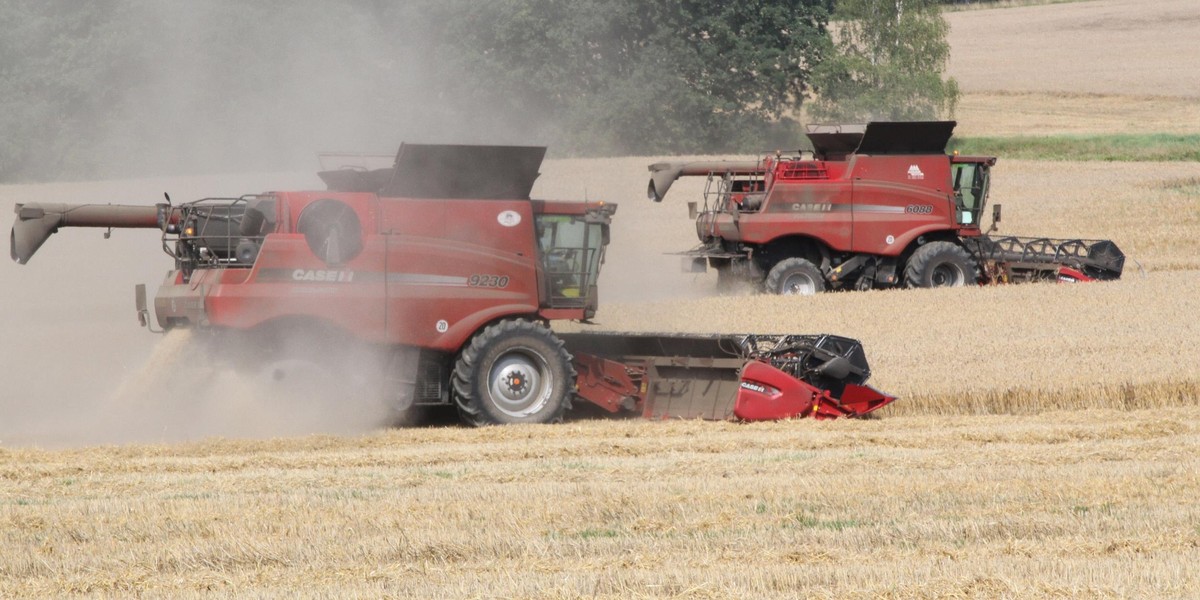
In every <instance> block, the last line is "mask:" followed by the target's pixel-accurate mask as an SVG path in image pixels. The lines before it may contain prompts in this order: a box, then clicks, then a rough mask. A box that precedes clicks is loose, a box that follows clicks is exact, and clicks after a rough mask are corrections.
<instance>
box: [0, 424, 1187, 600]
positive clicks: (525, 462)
mask: <svg viewBox="0 0 1200 600" xmlns="http://www.w3.org/2000/svg"><path fill="white" fill-rule="evenodd" d="M1198 417H1200V411H1198V409H1197V408H1195V407H1192V408H1173V409H1167V410H1159V411H1133V412H1119V411H1104V410H1095V411H1088V412H1086V413H1082V414H1081V413H1075V412H1055V413H1045V414H1042V415H1039V416H1035V417H1028V416H1024V417H1011V416H990V417H980V416H974V417H929V416H922V417H893V418H887V419H883V420H868V421H841V422H826V423H818V422H812V421H788V422H779V423H764V424H756V425H736V424H730V423H706V422H695V421H671V422H642V421H600V422H596V421H592V422H570V423H567V424H564V425H557V426H521V427H507V428H487V429H479V430H469V429H460V428H444V429H424V430H393V431H386V432H380V433H376V434H372V435H368V436H364V437H359V438H332V437H309V438H294V439H287V440H274V441H262V442H235V441H221V440H213V441H208V442H203V443H194V444H186V445H176V446H126V447H104V448H91V449H86V450H78V451H58V452H45V451H40V450H32V449H29V450H0V482H2V487H0V490H2V493H0V550H2V552H0V596H5V597H64V596H72V595H74V596H89V597H114V598H115V597H127V596H129V595H133V594H143V595H146V596H150V597H159V596H170V597H177V598H193V597H201V596H204V597H210V596H216V597H246V596H256V597H266V596H271V597H274V596H288V597H321V596H329V595H334V596H341V597H346V596H355V597H357V596H371V597H379V596H386V597H405V598H422V597H447V598H480V597H488V598H497V597H503V598H531V597H536V598H588V597H598V598H630V597H635V598H636V597H644V598H648V597H654V598H660V597H685V598H771V597H822V598H834V597H838V598H843V597H857V598H866V597H892V598H917V597H968V598H982V597H1066V596H1078V595H1085V596H1089V597H1097V596H1098V597H1129V596H1139V597H1151V596H1152V597H1188V596H1190V595H1193V594H1194V593H1195V592H1196V591H1197V590H1198V589H1200V587H1198V586H1200V579H1198V578H1197V575H1196V572H1195V570H1194V569H1191V568H1190V567H1189V565H1191V564H1193V563H1194V561H1195V560H1196V558H1198V556H1197V555H1198V551H1197V548H1198V547H1200V531H1198V530H1197V528H1196V522H1197V521H1196V519H1197V517H1198V516H1200V515H1198V514H1197V509H1196V505H1195V503H1194V502H1191V501H1190V499H1191V498H1193V497H1195V495H1196V494H1197V492H1200V478H1198V477H1197V475H1196V473H1198V472H1200V464H1197V462H1196V461H1197V459H1196V456H1197V453H1196V452H1195V448H1196V446H1197V429H1196V422H1197V419H1198Z"/></svg>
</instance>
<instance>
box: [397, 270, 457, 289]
mask: <svg viewBox="0 0 1200 600" xmlns="http://www.w3.org/2000/svg"><path fill="white" fill-rule="evenodd" d="M387 280H388V283H399V284H402V285H445V286H466V285H467V278H466V277H456V276H453V275H432V274H427V273H388V276H387Z"/></svg>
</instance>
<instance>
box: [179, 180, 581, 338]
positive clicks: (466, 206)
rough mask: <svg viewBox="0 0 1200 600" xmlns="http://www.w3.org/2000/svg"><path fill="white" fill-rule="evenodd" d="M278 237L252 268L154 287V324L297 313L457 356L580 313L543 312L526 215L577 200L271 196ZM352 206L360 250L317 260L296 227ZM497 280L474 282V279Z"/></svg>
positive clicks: (245, 320) (216, 322)
mask: <svg viewBox="0 0 1200 600" xmlns="http://www.w3.org/2000/svg"><path fill="white" fill-rule="evenodd" d="M273 195H274V196H275V197H276V198H278V199H279V202H278V207H277V210H278V214H277V219H278V223H279V227H278V228H277V230H278V231H280V233H272V234H269V235H267V236H266V238H265V240H264V242H263V245H262V249H261V251H260V252H259V254H258V257H257V260H256V261H255V263H254V266H253V267H252V268H251V269H245V268H221V267H214V268H205V269H197V270H196V271H195V272H194V273H192V276H191V279H190V280H189V281H188V282H186V283H184V282H183V280H182V277H181V276H179V275H176V276H174V277H172V278H170V280H169V282H165V283H164V286H163V288H162V289H161V290H160V293H159V299H157V300H156V307H157V308H158V309H159V311H160V315H162V317H163V318H168V319H169V318H186V319H188V320H190V321H193V322H197V323H201V324H204V325H211V326H214V327H227V328H233V329H251V328H254V327H257V326H259V325H263V324H265V323H269V322H272V321H276V320H280V319H288V318H294V317H303V318H310V319H317V320H321V321H324V322H327V323H329V324H333V325H336V326H338V327H340V328H342V329H344V330H345V331H347V332H348V333H350V334H352V335H353V336H355V337H356V338H358V339H361V340H364V341H368V342H374V343H382V344H402V345H409V346H419V347H424V348H431V349H436V350H444V351H456V350H457V349H459V348H461V347H462V345H463V344H464V343H465V342H466V340H467V339H468V338H469V337H470V336H471V335H473V334H474V333H475V332H476V331H477V330H478V329H479V328H480V327H481V326H483V325H485V324H486V323H488V322H491V321H494V320H496V319H499V318H503V317H509V316H534V315H538V314H540V313H542V312H546V314H545V315H543V316H545V317H547V318H564V319H566V318H570V319H581V318H583V316H584V310H583V309H570V308H567V309H563V308H558V309H547V310H546V311H543V310H542V307H541V306H540V302H539V281H540V276H539V272H538V271H539V269H540V262H539V259H538V249H537V239H536V237H535V232H534V214H535V213H534V211H535V208H536V209H538V210H539V211H541V210H544V211H548V212H551V213H554V214H583V213H584V212H585V211H586V210H587V207H588V205H587V204H586V203H567V202H541V201H539V202H531V201H527V200H486V201H483V200H443V199H438V200H423V199H414V198H379V197H377V196H376V195H375V194H369V193H337V192H278V193H274V194H273ZM330 198H331V199H336V200H339V201H341V202H344V203H346V204H347V205H349V206H350V207H352V208H353V209H354V211H355V214H356V215H357V217H358V218H359V221H360V222H361V224H362V228H363V230H364V232H365V235H364V239H363V249H362V251H361V252H360V253H358V254H357V255H356V256H354V257H353V258H352V259H350V260H348V261H346V263H345V264H342V265H328V264H325V263H324V262H323V261H322V260H321V259H320V258H318V257H317V256H316V255H315V254H313V252H312V251H311V250H310V249H309V247H308V245H307V242H306V240H305V237H304V236H303V235H301V234H298V233H290V232H292V231H295V230H296V222H297V219H298V217H299V215H300V213H301V212H302V211H303V210H304V208H305V207H306V206H308V205H309V204H311V203H313V202H315V201H317V200H322V199H330ZM473 276H479V277H487V278H488V279H489V280H491V281H493V282H500V284H497V285H492V286H490V287H489V286H480V285H473V284H472V277H473Z"/></svg>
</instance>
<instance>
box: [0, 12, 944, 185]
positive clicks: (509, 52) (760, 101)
mask: <svg viewBox="0 0 1200 600" xmlns="http://www.w3.org/2000/svg"><path fill="white" fill-rule="evenodd" d="M939 5H940V3H939V2H935V1H934V0H902V1H897V0H746V1H743V2H733V3H731V2H725V1H723V0H491V1H489V2H476V1H473V0H404V1H389V0H343V1H341V2H328V1H318V0H287V1H285V0H263V1H260V2H253V3H245V2H237V1H234V0H211V1H209V2H203V3H198V2H189V1H187V0H97V1H96V2H89V3H78V2H74V1H73V0H42V1H38V2H34V1H19V0H18V1H14V2H6V3H3V4H0V31H2V32H3V35H2V36H0V65H4V66H3V68H0V80H2V81H0V130H2V131H3V132H4V136H3V138H2V139H0V181H10V182H11V181H29V180H52V179H63V178H67V179H80V178H96V177H125V176H145V175H171V174H184V173H198V172H216V171H223V170H249V169H256V170H257V169H292V168H300V169H308V168H311V166H312V163H313V162H314V159H313V155H314V153H315V152H317V151H321V150H331V151H368V152H394V151H395V148H396V146H397V145H398V144H399V142H400V141H413V142H457V143H517V144H524V143H529V144H546V145H549V146H550V147H551V152H552V153H554V154H556V155H559V156H563V155H572V156H608V155H629V154H636V155H654V154H686V153H726V152H754V151H759V150H762V149H764V148H772V147H789V146H795V145H798V143H799V142H798V140H800V139H802V135H801V134H800V129H799V124H800V121H801V119H802V118H803V117H802V115H803V114H804V111H807V112H808V114H809V116H810V117H811V118H819V119H822V120H826V121H830V120H846V121H863V120H866V119H870V118H932V117H936V116H939V115H945V114H948V111H950V110H952V108H953V101H954V99H955V98H956V96H957V90H956V89H955V88H954V85H953V81H950V80H946V79H945V78H944V77H943V71H944V68H945V62H946V59H947V56H948V47H947V46H946V43H945V33H946V26H945V21H944V20H943V19H942V17H941V15H940V12H939V10H940V6H939Z"/></svg>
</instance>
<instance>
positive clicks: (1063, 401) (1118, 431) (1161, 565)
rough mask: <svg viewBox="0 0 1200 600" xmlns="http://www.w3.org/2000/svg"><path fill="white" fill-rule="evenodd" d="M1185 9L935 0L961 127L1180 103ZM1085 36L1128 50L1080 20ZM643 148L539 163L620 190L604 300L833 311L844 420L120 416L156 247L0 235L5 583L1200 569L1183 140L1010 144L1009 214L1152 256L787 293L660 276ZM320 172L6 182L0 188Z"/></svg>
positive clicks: (1093, 129) (647, 594)
mask: <svg viewBox="0 0 1200 600" xmlns="http://www.w3.org/2000/svg"><path fill="white" fill-rule="evenodd" d="M1192 4H1194V3H1189V2H1184V1H1178V0H1167V1H1160V2H1153V3H1145V2H1137V1H1132V0H1129V1H1116V0H1105V1H1097V2H1077V3H1068V4H1054V5H1047V6H1032V7H1024V8H1012V9H1003V10H994V11H989V10H981V11H966V12H962V13H954V14H951V15H950V20H951V23H952V26H953V27H954V34H953V35H954V36H955V37H954V38H953V39H952V43H953V44H954V57H955V59H954V63H953V64H952V70H953V71H954V74H955V75H956V76H957V77H959V79H960V81H961V82H962V84H963V88H964V90H965V91H966V96H965V97H964V100H963V103H962V108H961V111H960V114H959V115H958V117H959V120H960V122H961V125H960V128H959V131H960V132H961V133H963V134H966V135H979V136H984V135H1014V134H1018V133H1021V134H1027V133H1030V131H1029V129H1030V128H1031V127H1033V128H1035V129H1036V130H1037V131H1044V132H1047V133H1129V132H1140V131H1143V127H1142V125H1145V129H1146V130H1149V131H1155V132H1162V133H1189V132H1190V133H1194V132H1197V131H1200V125H1197V123H1200V119H1198V118H1197V113H1196V112H1195V110H1196V109H1195V107H1196V106H1197V104H1196V102H1195V99H1196V98H1195V97H1196V95H1197V92H1196V91H1195V90H1191V89H1188V88H1186V86H1187V85H1194V84H1195V82H1196V81H1200V66H1198V65H1196V64H1194V61H1192V62H1187V61H1180V60H1179V57H1180V56H1185V55H1190V54H1189V53H1191V52H1194V49H1192V48H1191V46H1192V45H1193V44H1194V40H1195V39H1197V36H1198V35H1200V33H1197V32H1196V31H1195V28H1196V26H1197V24H1198V23H1200V11H1196V10H1195V9H1193V8H1191V6H1192ZM981 19H982V21H981ZM1023 23H1036V24H1038V25H1037V26H1038V27H1040V28H1042V29H1046V28H1047V27H1049V28H1050V29H1048V30H1046V31H1041V30H1039V31H1041V33H1040V34H1039V36H1038V39H1037V40H1036V42H1034V41H1032V40H1029V39H1028V38H1029V36H1026V35H1024V34H1019V33H1013V28H1019V27H1022V25H1021V24H1023ZM1052 23H1059V25H1058V27H1061V28H1063V29H1062V30H1061V31H1059V30H1055V29H1054V28H1053V27H1051V25H1049V24H1052ZM1064 23H1066V24H1068V25H1063V24H1064ZM1070 23H1074V24H1086V25H1087V26H1086V27H1084V26H1083V25H1079V26H1074V25H1069V24H1070ZM1189 27H1190V28H1191V29H1187V28H1189ZM1181 28H1182V29H1181ZM1129 30H1136V31H1138V32H1139V35H1125V34H1123V33H1122V32H1125V31H1129ZM1018 31H1021V30H1020V29H1018ZM1181 31H1182V32H1183V33H1180V32H1181ZM1189 31H1190V32H1192V34H1188V32H1189ZM1004 32H1008V33H1004ZM1089 32H1090V33H1089ZM1109 34H1111V35H1109ZM1095 35H1100V36H1106V35H1107V37H1105V38H1104V39H1107V40H1110V42H1109V45H1115V46H1119V47H1120V48H1121V52H1122V53H1123V56H1125V57H1126V59H1127V62H1126V63H1125V64H1127V65H1128V68H1126V69H1122V70H1121V71H1122V72H1124V73H1125V74H1126V75H1127V78H1126V79H1120V80H1117V81H1116V82H1115V83H1114V82H1113V81H1110V80H1108V79H1104V78H1099V77H1097V76H1096V75H1095V73H1097V72H1100V71H1102V70H1104V69H1105V68H1108V67H1106V66H1105V65H1107V64H1108V63H1107V62H1106V61H1102V60H1101V59H1102V58H1103V57H1105V56H1107V54H1105V53H1106V52H1108V51H1109V50H1108V49H1103V51H1098V50H1097V51H1093V52H1088V53H1080V52H1077V51H1076V48H1078V47H1081V46H1087V47H1091V46H1096V44H1098V42H1096V41H1095V38H1094V37H1088V36H1095ZM1014 40H1017V41H1015V42H1014ZM1056 40H1057V41H1056ZM1138 40H1143V41H1145V43H1140V45H1139V41H1138ZM1046 44H1056V45H1055V46H1050V47H1045V48H1043V46H1045V45H1046ZM1038 48H1040V50H1037V51H1036V52H1035V51H1034V50H1033V49H1038ZM1047 56H1054V57H1056V58H1055V60H1049V59H1047V58H1046V57H1047ZM989 57H990V58H989ZM1089 57H1091V58H1089ZM1068 59H1069V60H1068ZM1063 61H1066V63H1064V64H1060V63H1062V62H1063ZM1155 61H1158V62H1155ZM1102 62H1103V63H1104V64H1100V63H1102ZM1010 64H1018V65H1026V66H1027V65H1029V64H1038V65H1040V67H1041V70H1040V71H1039V72H1042V71H1050V72H1052V75H1051V76H1050V78H1049V79H1046V78H1045V75H1044V73H1043V74H1042V75H1038V77H1036V78H1035V77H1032V76H1031V77H1029V78H1026V77H1025V76H1023V75H1021V72H1020V71H1018V70H1013V69H1011V68H1009V65H1010ZM1118 75H1119V73H1118ZM1072 77H1074V78H1075V79H1072ZM1147 77H1149V78H1150V79H1149V80H1147V79H1146V78H1147ZM1048 81H1053V82H1054V83H1053V85H1051V84H1049V83H1047V82H1048ZM1106 82H1107V83H1106ZM1122 82H1124V83H1122ZM1189 82H1190V83H1189ZM1101 84H1103V85H1101ZM1097 86H1099V87H1097ZM654 160H656V159H653V158H626V159H603V160H560V161H550V162H548V163H547V165H546V166H545V168H544V169H543V170H544V171H545V174H544V175H543V176H542V178H541V180H540V181H539V184H538V186H537V188H536V189H535V195H537V196H539V197H561V198H582V197H584V196H587V197H589V198H592V199H597V198H599V199H605V200H610V201H614V202H618V203H619V204H620V209H619V211H618V213H617V216H616V221H615V225H614V231H613V242H612V246H611V247H610V253H609V257H608V263H607V265H606V266H605V271H604V273H603V275H602V282H601V288H602V290H603V292H602V293H603V295H604V297H603V300H602V308H601V312H600V314H599V315H598V318H597V321H598V322H599V324H598V325H596V326H594V327H599V328H604V329H614V330H641V331H695V332H734V331H762V332H797V333H809V332H822V331H828V332H835V333H840V334H844V335H849V336H852V337H857V338H859V339H861V340H863V342H864V344H865V346H866V349H867V353H868V358H869V359H870V361H871V364H872V367H873V370H874V377H873V380H872V381H873V383H874V384H875V385H877V386H878V387H880V388H881V389H885V390H888V391H891V392H894V393H897V394H899V395H901V396H902V398H901V399H900V400H899V401H898V402H896V403H895V404H893V405H892V406H891V407H889V408H887V409H886V410H884V411H882V414H881V415H880V417H881V418H878V419H872V420H865V421H846V422H823V423H816V422H809V421H792V422H783V423H767V424H754V425H735V424H728V423H702V422H655V423H646V422H640V421H575V422H570V423H567V424H565V425H561V426H546V427H512V428H491V429H485V430H467V429H460V428H453V427H451V428H430V429H415V430H413V429H409V430H390V431H376V432H364V433H363V434H362V435H360V436H358V437H332V436H310V437H292V438H276V439H263V440H261V441H243V440H229V439H225V440H223V439H207V440H193V441H186V442H182V443H180V442H178V441H177V440H178V438H179V437H180V431H181V428H180V427H179V426H178V425H179V424H178V423H172V422H164V423H163V424H162V427H161V429H160V430H158V433H157V434H151V435H147V433H146V431H144V430H143V431H139V432H138V433H137V434H134V433H131V432H130V431H128V430H126V429H123V428H122V426H121V422H120V419H114V418H112V417H111V415H104V413H105V412H106V411H107V410H108V408H109V407H108V406H107V405H106V404H105V401H104V399H105V398H106V397H107V395H108V390H110V389H112V388H114V387H115V386H116V385H117V383H118V382H119V381H120V380H121V378H122V377H123V376H125V375H127V374H129V373H133V372H136V371H137V369H138V367H139V365H140V364H141V363H142V362H143V361H144V360H145V359H146V358H147V357H148V356H149V355H150V352H151V343H152V338H150V337H149V336H146V335H145V334H144V333H142V332H139V331H137V330H136V326H135V325H134V323H133V319H132V316H131V311H130V309H129V303H130V300H129V297H128V296H129V294H128V289H129V286H130V285H131V284H132V283H136V282H150V283H153V282H155V281H156V280H157V278H158V277H161V273H162V271H163V270H164V269H165V268H167V259H166V258H165V257H163V256H161V255H160V254H158V250H157V247H156V239H155V237H154V236H143V235H139V234H131V233H124V232H118V233H117V234H115V235H114V239H113V240H109V241H108V242H104V241H102V240H100V239H99V237H100V236H99V235H98V234H97V235H86V234H82V233H78V232H63V233H60V234H59V235H57V236H55V237H54V238H53V239H52V240H51V241H50V242H49V243H48V244H47V246H46V248H44V249H43V250H42V251H41V252H40V253H39V255H38V257H37V259H36V261H35V262H34V264H32V265H30V266H28V267H22V268H17V267H15V266H13V265H11V264H4V265H0V294H2V295H3V296H0V298H2V299H3V308H4V310H3V311H0V330H2V331H3V332H4V338H3V341H2V342H0V379H2V380H3V382H4V385H5V393H4V394H3V395H0V598H7V597H14V598H24V597H48V598H58V597H68V596H86V597H112V598H125V597H131V596H135V595H142V596H146V597H176V598H189V597H201V596H203V597H223V596H224V597H278V596H286V597H298V596H301V597H302V596H308V597H409V598H430V597H461V598H472V597H476V598H485V597H486V598H493V597H541V598H585V597H596V598H639V597H644V598H651V597H653V598H666V597H682V598H756V597H762V598H767V597H828V598H834V597H837V598H845V597H851V598H852V597H885V598H918V597H920V598H924V597H941V598H995V597H1009V598H1027V597H1146V598H1194V597H1197V596H1200V577H1198V576H1197V574H1196V570H1195V568H1194V565H1195V564H1196V563H1197V559H1200V505H1198V504H1197V502H1196V498H1197V496H1198V493H1200V476H1198V473H1200V464H1197V458H1196V457H1197V456H1198V455H1200V439H1198V429H1200V425H1198V423H1200V325H1197V318H1196V315H1197V314H1200V299H1198V298H1197V290H1200V165H1198V164H1196V163H1186V162H1172V163H1120V162H1113V163H1100V162H1058V161H1053V162H1052V161H1016V160H1006V159H1005V158H1004V157H1001V159H1000V163H999V165H998V166H997V168H996V170H995V172H994V184H993V190H992V194H993V195H992V199H993V201H994V202H999V203H1002V204H1004V206H1005V208H1004V222H1003V223H1002V226H1001V232H1002V233H1012V234H1021V235H1047V236H1068V235H1070V236H1082V237H1100V238H1111V239H1113V240H1115V241H1116V242H1117V243H1118V244H1119V245H1120V246H1121V247H1122V249H1124V250H1125V252H1126V253H1127V254H1128V255H1130V256H1131V257H1132V258H1133V259H1136V261H1138V263H1140V265H1141V266H1142V267H1143V268H1144V271H1145V275H1144V276H1143V275H1142V274H1141V273H1140V272H1139V269H1138V268H1137V265H1136V264H1134V263H1133V262H1130V263H1129V265H1128V267H1127V271H1126V277H1125V279H1123V280H1122V281H1120V282H1117V283H1109V284H1092V285H1055V284H1038V285H1025V286H1010V287H995V288H977V289H959V290H935V291H925V290H916V291H886V292H869V293H840V294H828V295H824V296H818V297H814V298H802V299H782V298H775V297H766V296H752V295H742V296H728V297H717V296H715V295H714V290H713V288H714V277H713V275H711V274H707V275H685V274H682V273H679V272H678V260H677V258H676V257H672V256H669V255H666V254H664V253H665V252H669V251H675V250H683V249H686V248H688V247H690V246H691V245H693V244H694V243H695V238H694V234H693V229H692V225H691V222H690V221H689V220H688V219H687V216H686V209H685V207H684V203H685V201H686V200H688V199H695V198H696V197H697V196H698V195H699V193H700V191H701V190H702V187H703V185H702V183H701V182H698V181H681V182H680V183H678V184H677V185H676V186H675V188H674V189H673V190H672V193H671V196H670V197H668V199H667V201H666V202H665V203H664V204H661V205H656V204H653V203H650V202H648V201H646V200H644V192H645V178H646V175H647V173H646V170H645V167H646V165H647V164H649V163H650V162H653V161H654ZM317 184H318V182H317V181H316V179H315V178H313V177H312V176H311V175H308V174H300V175H295V174H284V175H263V176H238V177H208V178H194V179H189V180H161V181H138V182H106V183H97V184H69V185H31V186H7V187H3V188H0V208H4V207H6V206H7V205H8V204H10V203H12V202H22V201H32V200H35V199H40V200H45V201H75V202H114V201H137V200H138V199H141V198H145V199H146V201H147V202H151V201H153V199H155V198H157V197H158V194H160V193H161V191H162V190H163V189H170V190H171V191H172V193H173V195H174V196H176V197H183V198H190V197H200V196H203V195H217V194H236V193H241V192H248V191H257V190H262V189H270V188H278V187H292V186H311V185H317ZM7 210H8V209H7V208H4V211H5V212H4V214H9V213H8V212H7ZM82 261H86V262H82ZM67 309H70V310H67ZM564 327H569V326H564ZM165 400H166V398H164V401H165ZM102 415H104V416H105V418H97V417H100V416H102ZM61 422H70V423H71V427H70V428H66V429H64V428H61V427H60V428H56V425H58V424H60V423H61ZM89 425H91V427H89ZM89 429H90V430H89ZM198 430H199V431H209V432H211V431H212V430H211V429H203V428H201V429H198ZM182 431H185V432H186V431H188V429H187V428H183V429H182ZM191 431H197V429H193V430H191ZM252 431H253V430H252ZM71 432H78V433H81V434H86V435H80V436H79V437H71V436H69V435H68V436H64V433H71ZM218 432H219V430H218ZM229 433H230V434H232V433H238V434H243V433H245V430H244V429H238V430H236V432H235V431H230V432H229ZM259 433H260V435H268V434H271V433H278V430H275V429H272V428H271V427H270V425H269V424H264V426H263V428H262V429H261V430H259ZM184 437H188V436H186V435H185V436H184ZM83 439H87V440H97V439H99V440H102V441H107V442H110V443H113V444H123V445H109V446H91V447H78V446H79V444H80V441H79V440H83ZM173 440H174V441H175V443H173V444H167V443H166V442H170V441H173ZM130 442H140V444H135V443H130ZM146 442H151V444H150V445H147V444H146ZM38 444H48V445H59V446H62V445H65V446H73V448H67V449H57V450H47V449H38V448H36V447H35V446H36V445H38Z"/></svg>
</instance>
